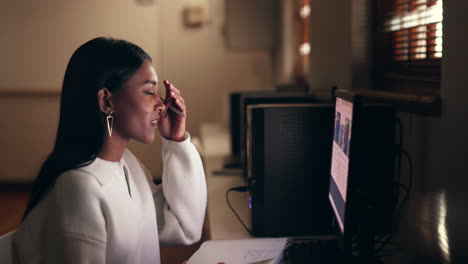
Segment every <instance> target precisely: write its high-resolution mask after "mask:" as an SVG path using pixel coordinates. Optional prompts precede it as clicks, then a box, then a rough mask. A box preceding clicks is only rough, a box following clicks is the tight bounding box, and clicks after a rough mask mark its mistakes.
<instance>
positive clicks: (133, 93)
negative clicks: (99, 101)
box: [111, 60, 165, 143]
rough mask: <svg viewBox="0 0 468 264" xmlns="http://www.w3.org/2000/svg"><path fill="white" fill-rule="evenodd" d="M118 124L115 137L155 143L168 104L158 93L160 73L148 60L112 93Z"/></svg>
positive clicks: (115, 124) (115, 125)
mask: <svg viewBox="0 0 468 264" xmlns="http://www.w3.org/2000/svg"><path fill="white" fill-rule="evenodd" d="M111 100H112V104H113V107H114V126H113V132H112V138H113V139H114V135H115V137H120V138H121V139H123V140H125V141H128V140H130V139H134V140H136V141H138V142H141V143H151V142H153V140H154V132H155V130H157V128H158V123H157V122H158V121H159V119H160V118H161V117H162V114H163V113H164V111H165V106H164V103H163V102H162V100H161V99H160V97H159V95H158V76H157V75H156V71H155V70H154V68H153V66H152V65H151V62H150V61H148V60H145V61H144V63H143V64H142V65H141V66H140V68H138V69H137V70H136V71H135V72H134V74H133V75H132V76H131V77H130V78H129V79H128V80H127V81H126V82H125V83H124V84H123V85H122V87H121V89H120V90H119V91H118V92H115V93H113V95H112V99H111Z"/></svg>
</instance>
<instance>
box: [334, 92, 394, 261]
mask: <svg viewBox="0 0 468 264" xmlns="http://www.w3.org/2000/svg"><path fill="white" fill-rule="evenodd" d="M395 150H396V144H395V110H394V109H393V107H392V106H390V105H385V104H376V103H370V102H366V101H365V98H363V97H361V96H359V95H356V94H354V93H352V92H350V91H344V90H337V91H336V100H335V118H334V129H333V148H332V159H331V169H330V185H329V194H328V197H329V201H330V203H331V206H332V208H333V212H334V216H335V219H336V222H337V225H338V228H339V231H340V233H341V235H342V237H343V242H344V247H345V248H346V250H347V251H350V248H351V247H352V239H353V237H355V236H356V235H359V236H361V238H362V237H365V239H358V241H361V242H362V243H371V242H370V241H373V240H372V237H374V236H375V235H376V234H383V233H385V232H390V229H391V224H392V221H393V213H394V206H395V190H396V184H395V168H394V167H395V153H396V151H395ZM364 241H367V242H364ZM360 246H361V249H365V250H367V251H368V252H367V253H366V254H370V253H369V252H371V251H372V247H373V245H370V244H366V245H360Z"/></svg>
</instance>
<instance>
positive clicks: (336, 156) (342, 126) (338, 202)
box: [328, 97, 353, 233]
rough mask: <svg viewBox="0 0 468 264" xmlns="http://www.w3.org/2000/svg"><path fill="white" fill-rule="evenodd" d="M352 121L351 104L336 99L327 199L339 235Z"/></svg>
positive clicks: (341, 229) (345, 192)
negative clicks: (333, 214) (338, 229)
mask: <svg viewBox="0 0 468 264" xmlns="http://www.w3.org/2000/svg"><path fill="white" fill-rule="evenodd" d="M352 121H353V102H350V101H347V100H344V99H343V98H339V97H338V98H336V104H335V121H334V129H333V147H332V159H331V177H330V189H329V194H328V197H329V199H330V203H331V205H332V208H333V212H334V213H335V218H336V221H337V223H338V227H339V228H340V231H341V233H344V223H345V213H346V195H347V191H348V176H349V153H350V141H351V136H352V133H351V132H352Z"/></svg>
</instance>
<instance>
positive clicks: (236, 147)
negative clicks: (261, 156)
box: [224, 90, 317, 175]
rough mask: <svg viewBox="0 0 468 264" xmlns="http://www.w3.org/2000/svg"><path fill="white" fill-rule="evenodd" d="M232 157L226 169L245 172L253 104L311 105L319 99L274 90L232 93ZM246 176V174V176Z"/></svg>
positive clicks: (229, 158)
mask: <svg viewBox="0 0 468 264" xmlns="http://www.w3.org/2000/svg"><path fill="white" fill-rule="evenodd" d="M229 101H230V134H231V135H230V136H231V155H230V157H228V159H227V161H226V162H225V165H224V166H225V168H242V169H243V170H244V171H245V138H246V132H245V127H246V124H245V123H246V115H247V114H246V111H247V107H248V105H251V104H264V103H265V104H283V103H311V102H316V101H317V99H316V98H314V97H313V96H312V95H311V94H306V93H287V92H278V91H274V90H265V91H242V92H232V93H230V100H229ZM244 175H245V174H244Z"/></svg>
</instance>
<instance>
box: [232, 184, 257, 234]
mask: <svg viewBox="0 0 468 264" xmlns="http://www.w3.org/2000/svg"><path fill="white" fill-rule="evenodd" d="M232 191H236V192H247V191H248V188H247V186H238V187H234V188H230V189H229V190H227V191H226V202H227V204H228V206H229V208H231V211H232V212H233V213H234V215H235V216H236V217H237V219H238V220H239V222H240V223H241V224H242V226H243V227H244V229H245V230H246V231H247V232H248V233H249V234H250V235H251V234H252V231H251V230H250V229H248V228H247V226H246V225H245V224H244V222H243V221H242V219H241V218H240V216H239V215H238V214H237V212H236V211H235V210H234V208H233V207H232V205H231V203H230V202H229V193H230V192H232Z"/></svg>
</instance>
